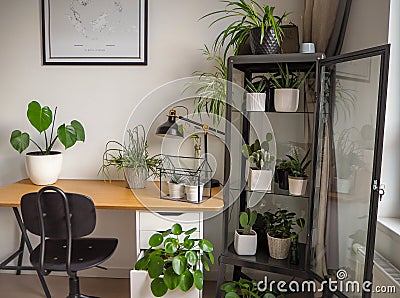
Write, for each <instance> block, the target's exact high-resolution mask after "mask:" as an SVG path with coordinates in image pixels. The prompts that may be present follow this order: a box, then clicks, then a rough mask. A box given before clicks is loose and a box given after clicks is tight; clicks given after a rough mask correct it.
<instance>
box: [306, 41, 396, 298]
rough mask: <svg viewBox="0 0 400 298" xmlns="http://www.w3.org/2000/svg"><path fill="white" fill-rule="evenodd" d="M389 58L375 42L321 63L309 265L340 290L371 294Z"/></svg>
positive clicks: (385, 49) (384, 48) (386, 50)
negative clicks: (368, 287)
mask: <svg viewBox="0 0 400 298" xmlns="http://www.w3.org/2000/svg"><path fill="white" fill-rule="evenodd" d="M388 56H389V46H381V47H376V48H372V49H367V50H363V51H358V52H354V53H349V54H344V55H341V56H337V57H333V58H328V59H326V60H324V61H323V62H321V68H320V73H321V81H320V86H319V95H320V106H319V109H318V110H319V111H318V112H317V116H318V128H317V130H316V138H317V141H316V142H315V148H314V149H315V152H316V154H315V157H314V158H315V160H314V161H315V162H316V167H315V172H314V179H315V187H314V189H313V194H312V196H313V201H314V208H313V216H312V219H313V222H312V224H313V233H312V247H311V258H310V260H311V264H310V265H311V271H312V272H313V273H315V274H316V275H317V276H319V277H321V278H327V277H328V278H330V279H331V280H334V281H337V282H338V283H337V290H338V291H337V292H336V294H337V295H339V296H342V295H345V296H347V297H361V296H363V297H369V296H370V293H367V292H365V291H364V292H363V291H362V283H363V281H371V280H372V267H373V255H374V244H375V228H376V220H377V208H378V202H379V185H380V171H381V155H382V142H383V130H384V115H385V103H386V87H387V71H388ZM348 281H352V282H358V283H359V284H360V289H359V290H357V287H356V286H355V288H354V287H353V286H352V287H350V286H348V287H346V285H350V284H349V283H347V282H348ZM353 284H355V283H353ZM334 289H335V288H334Z"/></svg>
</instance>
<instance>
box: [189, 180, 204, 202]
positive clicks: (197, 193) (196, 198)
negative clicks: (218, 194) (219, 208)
mask: <svg viewBox="0 0 400 298" xmlns="http://www.w3.org/2000/svg"><path fill="white" fill-rule="evenodd" d="M203 191H204V184H203V182H202V181H200V184H199V180H198V177H196V176H193V177H187V178H186V179H185V194H186V199H187V200H188V201H189V202H196V203H198V202H200V201H201V200H202V199H203Z"/></svg>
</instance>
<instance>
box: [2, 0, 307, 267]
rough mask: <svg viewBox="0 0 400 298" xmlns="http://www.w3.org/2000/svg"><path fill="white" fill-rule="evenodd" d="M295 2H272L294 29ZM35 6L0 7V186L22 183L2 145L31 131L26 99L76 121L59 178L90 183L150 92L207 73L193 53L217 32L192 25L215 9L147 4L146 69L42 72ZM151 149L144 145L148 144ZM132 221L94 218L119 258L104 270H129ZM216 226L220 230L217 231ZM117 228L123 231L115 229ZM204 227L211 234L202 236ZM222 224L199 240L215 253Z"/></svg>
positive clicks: (189, 2)
mask: <svg viewBox="0 0 400 298" xmlns="http://www.w3.org/2000/svg"><path fill="white" fill-rule="evenodd" d="M298 2H301V1H290V0H284V1H273V2H271V3H273V4H275V5H276V6H277V13H281V12H283V11H284V10H287V11H294V13H293V14H292V15H291V18H292V19H293V20H295V21H297V23H298V24H299V25H300V19H301V17H300V16H301V12H302V5H303V4H302V3H298ZM39 3H40V1H39V0H36V1H32V0H13V1H7V0H2V1H0V40H1V45H2V46H1V50H0V51H1V55H0V102H1V109H0V119H1V120H0V121H1V122H0V123H1V125H0V168H1V169H2V170H1V171H0V185H5V184H8V183H11V182H13V181H17V180H19V179H21V178H24V177H26V174H25V170H24V163H23V157H22V156H19V155H18V154H17V153H16V152H15V151H14V150H13V149H12V148H11V146H10V145H9V136H10V132H11V131H12V130H14V129H17V128H19V129H23V130H28V131H30V132H33V131H32V130H30V128H29V125H28V121H27V119H26V117H25V111H26V106H27V103H28V102H29V101H31V100H33V99H36V100H38V101H39V102H41V103H43V104H46V105H49V106H51V107H54V106H58V107H59V110H58V122H62V121H70V120H72V119H74V118H76V119H78V120H80V121H81V122H82V123H83V124H84V126H85V129H86V134H87V139H86V142H85V143H84V144H81V143H80V144H78V145H76V146H75V147H73V148H71V149H69V150H68V151H67V152H66V153H65V155H64V165H63V171H62V174H61V177H62V178H93V179H101V177H98V176H97V171H98V169H99V167H100V164H101V156H102V152H103V149H104V146H105V143H106V141H107V140H110V139H117V140H120V139H122V135H123V132H124V128H125V125H126V123H127V121H128V117H129V115H130V113H131V111H132V109H133V108H134V107H135V106H136V105H137V104H138V103H139V101H140V100H141V99H142V98H143V97H144V96H145V95H146V94H147V93H149V92H151V91H152V90H154V89H155V88H157V87H159V86H160V85H162V84H165V83H167V82H169V81H171V80H175V79H178V78H181V77H185V76H190V75H191V74H192V73H193V71H195V70H201V71H205V70H210V69H211V66H209V65H206V64H205V60H204V57H202V55H201V53H200V51H199V49H201V48H202V47H203V44H205V43H206V44H211V42H212V41H213V40H214V38H215V36H216V34H217V32H219V31H220V30H221V28H222V25H217V26H215V27H213V28H211V29H209V28H208V24H209V22H210V21H208V20H206V21H198V19H199V18H200V17H201V16H202V15H204V14H205V13H208V12H210V11H214V10H217V9H220V8H222V5H221V3H219V2H218V1H204V0H185V1H178V0H168V1H164V0H149V21H148V23H149V42H148V45H149V53H148V66H42V65H41V61H42V60H41V34H40V32H41V31H40V4H39ZM170 100H171V99H168V98H162V97H161V98H159V106H148V107H147V109H148V110H143V111H142V113H149V114H150V115H152V114H153V113H154V111H159V110H160V109H162V108H165V107H166V106H167V105H168V104H169V103H170ZM150 145H151V144H150ZM133 217H134V213H133V212H129V211H100V212H99V218H98V225H99V228H98V229H97V233H98V234H102V235H110V234H113V235H114V236H116V237H118V238H119V239H120V244H119V247H118V251H117V252H116V254H115V256H114V257H113V258H112V259H111V260H110V261H109V263H108V266H109V267H111V268H115V269H128V268H129V267H131V266H132V265H133V263H134V251H133V247H132V246H133V242H132V241H133V236H134V235H133V231H134V224H133V222H134V218H133ZM216 226H220V227H221V228H220V229H216ZM120 227H124V228H120ZM208 227H210V228H208ZM220 231H222V219H221V218H219V219H213V220H212V221H211V222H210V223H206V229H205V237H207V238H209V239H210V240H212V241H214V243H215V244H216V247H217V252H216V255H218V254H219V251H220V250H221V247H220V246H221V239H222V237H221V234H220V233H221V232H220ZM18 235H19V234H18V231H17V228H16V224H15V221H14V218H13V216H12V213H11V210H10V209H9V208H1V209H0V237H1V238H0V239H2V240H1V242H0V259H3V258H4V257H5V256H7V255H8V254H9V253H10V252H12V250H13V248H15V247H16V245H17V243H18V237H19V236H18Z"/></svg>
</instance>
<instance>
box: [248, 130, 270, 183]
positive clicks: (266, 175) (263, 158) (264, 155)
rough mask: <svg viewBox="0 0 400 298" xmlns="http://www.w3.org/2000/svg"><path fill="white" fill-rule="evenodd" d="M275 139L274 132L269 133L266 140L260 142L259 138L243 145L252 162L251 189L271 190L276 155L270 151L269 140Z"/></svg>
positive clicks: (250, 172)
mask: <svg viewBox="0 0 400 298" xmlns="http://www.w3.org/2000/svg"><path fill="white" fill-rule="evenodd" d="M272 139H273V136H272V133H267V135H266V138H265V140H264V141H263V142H262V143H260V141H259V140H258V139H256V140H255V141H254V143H253V144H251V145H247V144H245V145H243V146H242V154H243V156H244V157H245V158H247V159H248V160H249V162H250V164H253V165H254V166H255V167H250V170H249V178H248V185H249V188H250V190H267V191H268V190H271V182H272V181H271V180H272V170H271V165H272V163H273V162H274V160H275V157H274V156H273V155H272V154H271V153H270V146H269V142H271V141H272Z"/></svg>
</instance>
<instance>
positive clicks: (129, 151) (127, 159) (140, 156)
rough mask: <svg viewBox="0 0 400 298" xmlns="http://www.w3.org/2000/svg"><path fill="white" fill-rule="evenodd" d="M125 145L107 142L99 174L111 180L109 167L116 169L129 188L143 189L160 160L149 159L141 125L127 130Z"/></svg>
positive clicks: (156, 158)
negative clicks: (121, 174)
mask: <svg viewBox="0 0 400 298" xmlns="http://www.w3.org/2000/svg"><path fill="white" fill-rule="evenodd" d="M127 134H128V139H127V142H126V144H122V143H120V142H118V141H108V142H107V144H106V149H105V151H104V153H103V165H102V166H101V168H100V170H99V173H100V172H102V174H103V176H104V177H105V178H106V179H108V180H111V175H110V170H109V168H110V167H116V168H117V173H118V174H119V172H120V171H123V172H124V176H125V179H126V181H127V184H128V187H129V188H145V187H146V180H147V178H148V176H149V171H150V173H151V175H156V174H157V166H158V165H159V164H160V162H161V160H160V158H159V157H158V156H153V157H149V154H148V152H147V147H148V145H147V141H146V138H145V129H144V127H143V125H138V126H135V127H134V128H133V129H128V130H127Z"/></svg>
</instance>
